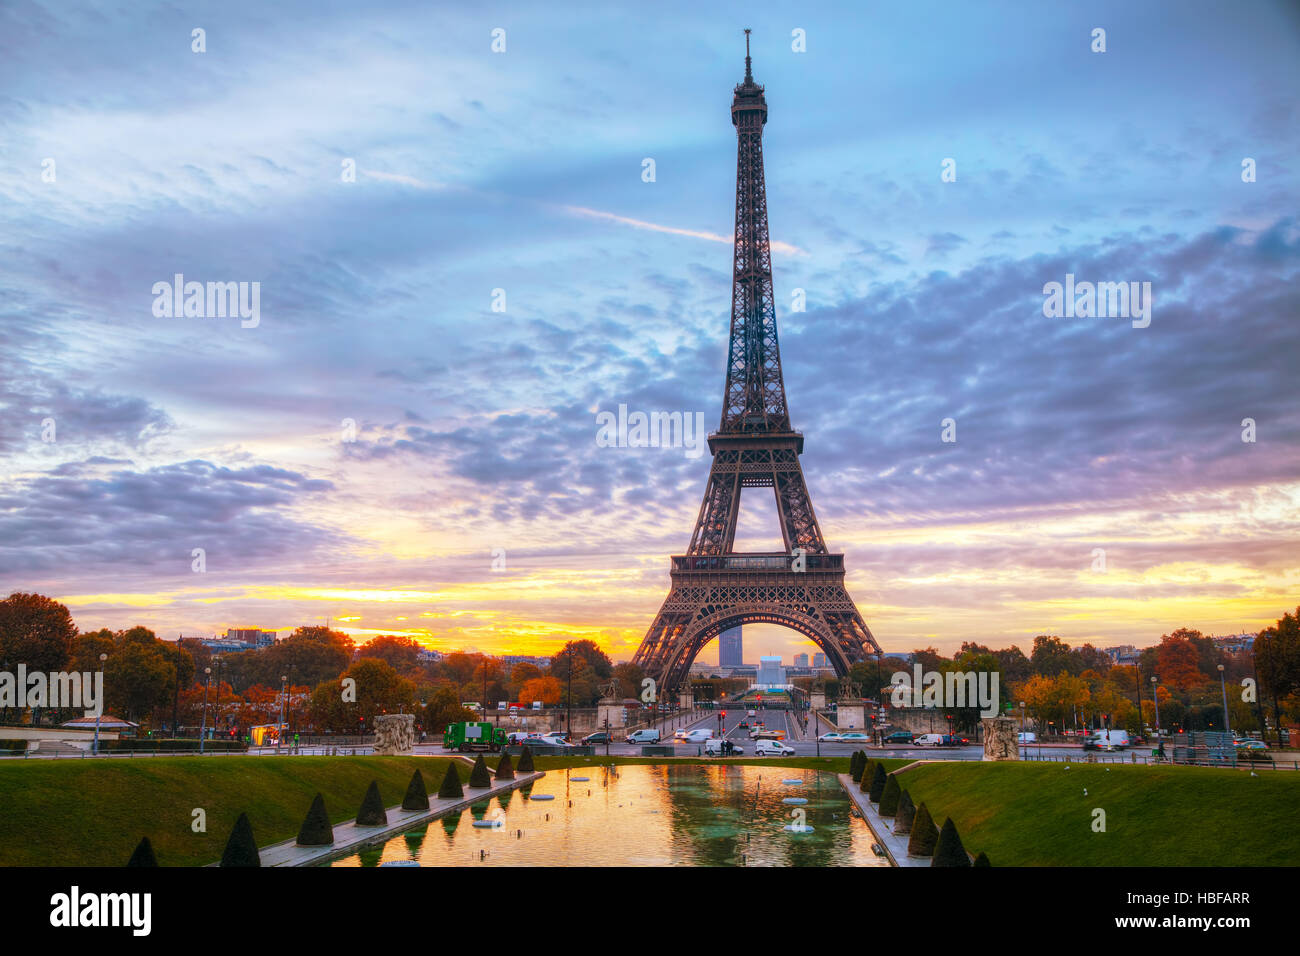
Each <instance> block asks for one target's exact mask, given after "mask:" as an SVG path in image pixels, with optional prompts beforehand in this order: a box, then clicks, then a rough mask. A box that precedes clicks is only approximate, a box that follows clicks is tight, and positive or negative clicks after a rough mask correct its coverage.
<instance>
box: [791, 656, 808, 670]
mask: <svg viewBox="0 0 1300 956" xmlns="http://www.w3.org/2000/svg"><path fill="white" fill-rule="evenodd" d="M794 666H795V667H807V666H808V655H807V654H796V655H795V656H794Z"/></svg>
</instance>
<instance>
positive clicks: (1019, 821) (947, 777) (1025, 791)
mask: <svg viewBox="0 0 1300 956" xmlns="http://www.w3.org/2000/svg"><path fill="white" fill-rule="evenodd" d="M1065 767H1066V765H1065V764H1059V763H1043V764H1040V763H1013V762H1007V763H964V762H963V763H937V764H930V765H927V766H923V767H917V768H915V769H913V770H909V771H907V772H906V773H904V774H902V775H901V776H900V777H899V783H900V784H901V785H902V786H903V788H904V789H905V790H908V791H910V792H911V794H912V799H913V800H914V801H915V802H916V803H918V804H919V803H920V802H921V801H922V800H924V801H925V802H926V804H927V805H928V806H929V808H930V812H931V814H932V815H933V816H934V818H935V822H936V823H937V824H940V825H941V824H942V823H943V819H944V817H949V816H950V817H952V819H953V823H955V824H956V825H957V830H958V832H959V833H960V834H961V838H962V842H963V843H964V844H965V845H966V849H968V850H969V851H970V852H972V853H978V852H980V851H981V850H983V851H984V852H986V853H987V854H988V855H989V860H990V861H991V862H992V863H993V865H994V866H1295V865H1297V863H1300V829H1298V828H1297V827H1296V819H1297V817H1298V816H1300V773H1267V774H1263V773H1262V774H1260V776H1258V777H1252V776H1250V774H1248V773H1245V772H1235V773H1234V772H1231V771H1225V770H1215V769H1210V768H1206V767H1145V766H1127V767H1126V766H1122V765H1114V766H1111V767H1110V769H1109V772H1107V768H1106V766H1103V765H1100V764H1086V763H1082V764H1070V765H1069V767H1070V769H1069V770H1066V769H1065ZM1085 788H1086V789H1087V791H1088V793H1087V795H1086V796H1085V795H1084V789H1085ZM1095 808H1101V809H1102V810H1104V811H1105V812H1106V832H1104V833H1095V832H1093V830H1092V824H1093V810H1094V809H1095Z"/></svg>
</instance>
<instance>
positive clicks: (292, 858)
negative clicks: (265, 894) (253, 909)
mask: <svg viewBox="0 0 1300 956" xmlns="http://www.w3.org/2000/svg"><path fill="white" fill-rule="evenodd" d="M544 776H546V774H545V773H542V772H540V771H539V772H536V773H525V774H519V773H517V774H516V775H515V779H514V780H503V781H501V782H497V781H496V780H493V781H492V786H491V787H489V788H488V789H486V790H471V789H470V788H469V787H465V788H464V789H465V796H464V797H460V798H456V797H448V798H446V799H439V798H438V797H437V796H433V795H431V796H430V797H429V809H428V810H403V809H402V806H401V804H398V805H397V806H395V807H389V808H388V810H387V812H388V823H387V825H385V826H382V827H359V826H357V825H356V821H355V820H349V821H348V822H347V823H340V824H338V825H337V826H335V827H334V845H333V846H298V845H297V844H296V843H295V842H294V841H293V840H285V841H284V842H283V843H272V844H271V845H270V846H264V847H261V848H260V849H259V850H258V854H259V855H260V856H261V858H262V866H311V865H312V864H313V863H320V862H322V861H323V860H327V859H331V858H333V857H336V856H342V855H344V854H346V853H350V852H352V851H353V850H355V849H357V848H358V847H361V846H365V845H366V844H368V843H383V842H384V841H386V840H388V839H389V838H390V837H393V836H396V835H397V834H398V833H400V832H402V831H403V830H406V829H409V828H410V827H412V826H414V825H415V824H417V823H420V822H421V821H423V820H433V819H436V818H437V817H440V816H443V815H445V814H447V813H452V812H454V811H457V810H463V809H464V808H465V807H468V806H469V805H470V804H474V803H482V802H484V801H485V800H487V799H489V798H491V797H494V796H496V795H497V794H499V793H505V792H506V791H507V790H514V789H515V788H517V787H522V786H524V785H526V784H529V783H532V782H534V781H536V780H538V779H540V778H541V777H544ZM305 812H306V811H304V813H305ZM217 865H218V864H216V863H211V864H209V866H217Z"/></svg>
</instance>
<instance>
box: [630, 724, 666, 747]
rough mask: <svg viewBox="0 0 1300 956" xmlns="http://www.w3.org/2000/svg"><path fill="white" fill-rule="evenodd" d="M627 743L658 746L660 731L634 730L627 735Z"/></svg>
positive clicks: (648, 729) (652, 729) (650, 729)
mask: <svg viewBox="0 0 1300 956" xmlns="http://www.w3.org/2000/svg"><path fill="white" fill-rule="evenodd" d="M627 742H628V743H630V744H657V743H659V731H657V730H655V729H654V728H653V727H650V728H647V729H644V730H634V731H632V732H631V733H630V734H628V735H627Z"/></svg>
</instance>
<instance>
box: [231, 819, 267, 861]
mask: <svg viewBox="0 0 1300 956" xmlns="http://www.w3.org/2000/svg"><path fill="white" fill-rule="evenodd" d="M221 865H222V866H261V865H262V858H261V857H260V856H259V855H258V852H257V841H256V840H255V839H253V825H252V824H251V823H249V822H248V814H247V813H241V814H240V815H239V819H238V820H236V821H235V828H234V829H233V830H231V831H230V839H228V840H227V841H226V849H225V851H224V852H223V853H222V854H221Z"/></svg>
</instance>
